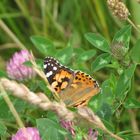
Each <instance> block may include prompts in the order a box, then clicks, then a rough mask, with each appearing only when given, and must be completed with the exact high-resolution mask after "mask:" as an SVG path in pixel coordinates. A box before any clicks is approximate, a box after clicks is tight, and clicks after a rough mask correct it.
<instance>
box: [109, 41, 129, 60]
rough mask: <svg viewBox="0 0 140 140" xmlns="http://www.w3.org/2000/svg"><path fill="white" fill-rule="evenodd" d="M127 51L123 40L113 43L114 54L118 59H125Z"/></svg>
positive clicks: (112, 50)
mask: <svg viewBox="0 0 140 140" xmlns="http://www.w3.org/2000/svg"><path fill="white" fill-rule="evenodd" d="M126 51H127V49H125V47H124V45H123V43H121V42H115V43H112V45H111V52H112V55H113V56H114V57H115V58H116V59H118V60H122V59H123V57H124V56H125V54H126Z"/></svg>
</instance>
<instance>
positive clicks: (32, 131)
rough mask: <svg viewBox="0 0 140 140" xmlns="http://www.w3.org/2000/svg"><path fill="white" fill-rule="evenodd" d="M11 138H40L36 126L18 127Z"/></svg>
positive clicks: (21, 139)
mask: <svg viewBox="0 0 140 140" xmlns="http://www.w3.org/2000/svg"><path fill="white" fill-rule="evenodd" d="M11 140H41V138H40V135H39V131H38V129H37V128H33V127H27V128H21V129H19V130H18V131H17V133H16V134H15V135H14V136H12V139H11Z"/></svg>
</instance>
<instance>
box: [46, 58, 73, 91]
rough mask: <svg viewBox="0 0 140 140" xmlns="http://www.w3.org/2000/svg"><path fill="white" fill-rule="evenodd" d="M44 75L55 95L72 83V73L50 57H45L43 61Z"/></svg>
mask: <svg viewBox="0 0 140 140" xmlns="http://www.w3.org/2000/svg"><path fill="white" fill-rule="evenodd" d="M44 73H45V75H46V78H47V80H48V82H49V84H50V86H51V88H53V89H54V90H55V91H56V92H57V93H60V92H61V91H63V90H64V89H65V88H66V87H68V86H69V84H70V83H71V81H72V77H73V75H74V72H73V71H72V70H70V69H68V68H67V67H64V66H62V65H61V64H60V63H59V62H58V61H57V60H55V59H54V58H52V57H46V58H45V61H44Z"/></svg>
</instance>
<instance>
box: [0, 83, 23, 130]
mask: <svg viewBox="0 0 140 140" xmlns="http://www.w3.org/2000/svg"><path fill="white" fill-rule="evenodd" d="M0 90H1V95H2V97H3V99H4V100H5V102H6V103H7V105H8V107H9V109H10V111H11V113H12V114H13V116H14V118H15V119H16V122H17V124H18V125H19V127H20V128H23V127H24V124H23V122H22V120H21V119H20V117H19V114H18V113H17V111H16V109H15V107H14V105H13V103H12V102H11V100H10V98H9V97H8V95H7V93H6V91H5V90H4V88H3V86H2V85H1V84H0Z"/></svg>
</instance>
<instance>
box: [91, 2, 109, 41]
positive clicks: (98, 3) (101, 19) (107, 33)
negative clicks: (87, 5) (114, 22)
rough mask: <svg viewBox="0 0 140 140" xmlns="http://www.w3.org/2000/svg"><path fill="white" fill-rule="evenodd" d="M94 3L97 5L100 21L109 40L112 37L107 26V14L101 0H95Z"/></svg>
mask: <svg viewBox="0 0 140 140" xmlns="http://www.w3.org/2000/svg"><path fill="white" fill-rule="evenodd" d="M93 3H94V5H95V8H96V13H97V15H98V17H99V20H100V23H101V25H102V28H103V32H104V34H105V36H106V37H107V38H108V40H109V41H110V40H111V39H110V35H109V31H108V26H107V23H106V20H105V15H104V13H103V11H102V10H101V9H102V8H101V7H100V1H99V0H93Z"/></svg>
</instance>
